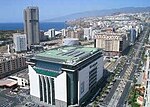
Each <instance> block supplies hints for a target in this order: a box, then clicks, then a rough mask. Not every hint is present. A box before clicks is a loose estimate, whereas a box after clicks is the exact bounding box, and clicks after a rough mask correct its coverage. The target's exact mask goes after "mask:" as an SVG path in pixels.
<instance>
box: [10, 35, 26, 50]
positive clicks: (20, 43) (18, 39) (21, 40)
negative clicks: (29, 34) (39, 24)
mask: <svg viewBox="0 0 150 107" xmlns="http://www.w3.org/2000/svg"><path fill="white" fill-rule="evenodd" d="M13 42H14V49H15V51H16V52H22V51H27V39H26V34H20V33H15V34H13Z"/></svg>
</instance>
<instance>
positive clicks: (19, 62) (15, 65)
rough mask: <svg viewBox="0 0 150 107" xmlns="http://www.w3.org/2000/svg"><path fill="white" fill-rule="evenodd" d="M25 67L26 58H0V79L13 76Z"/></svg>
mask: <svg viewBox="0 0 150 107" xmlns="http://www.w3.org/2000/svg"><path fill="white" fill-rule="evenodd" d="M26 67H27V64H26V58H24V57H22V56H16V55H13V56H10V55H9V56H2V57H1V58H0V78H3V77H5V76H8V75H10V74H13V73H15V72H17V71H19V70H21V69H24V68H26Z"/></svg>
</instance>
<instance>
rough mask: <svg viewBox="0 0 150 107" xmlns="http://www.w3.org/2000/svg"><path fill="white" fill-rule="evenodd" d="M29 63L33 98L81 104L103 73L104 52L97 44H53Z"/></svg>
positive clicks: (61, 105) (57, 106) (62, 106)
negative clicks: (84, 45)
mask: <svg viewBox="0 0 150 107" xmlns="http://www.w3.org/2000/svg"><path fill="white" fill-rule="evenodd" d="M29 63H30V65H29V80H30V94H31V96H32V99H34V100H36V102H39V101H40V103H42V104H48V106H52V107H68V106H70V105H78V106H80V105H81V103H82V101H84V100H85V99H86V98H87V97H88V96H89V95H90V94H91V91H92V89H93V88H94V87H95V86H96V85H97V83H98V81H99V80H100V79H101V78H102V76H103V55H102V50H100V49H98V48H85V47H67V46H64V47H59V48H54V49H51V50H49V51H45V52H42V53H39V54H37V55H36V56H34V57H32V58H31V59H30V62H29Z"/></svg>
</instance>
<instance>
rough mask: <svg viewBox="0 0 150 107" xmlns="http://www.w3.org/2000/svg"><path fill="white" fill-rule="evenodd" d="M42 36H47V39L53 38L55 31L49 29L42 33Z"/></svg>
mask: <svg viewBox="0 0 150 107" xmlns="http://www.w3.org/2000/svg"><path fill="white" fill-rule="evenodd" d="M44 35H46V36H48V38H49V39H53V38H55V29H49V30H48V31H47V32H44Z"/></svg>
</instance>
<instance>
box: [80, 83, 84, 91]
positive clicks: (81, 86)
mask: <svg viewBox="0 0 150 107" xmlns="http://www.w3.org/2000/svg"><path fill="white" fill-rule="evenodd" d="M83 92H84V81H83V82H82V83H81V84H80V94H82V93H83Z"/></svg>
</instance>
